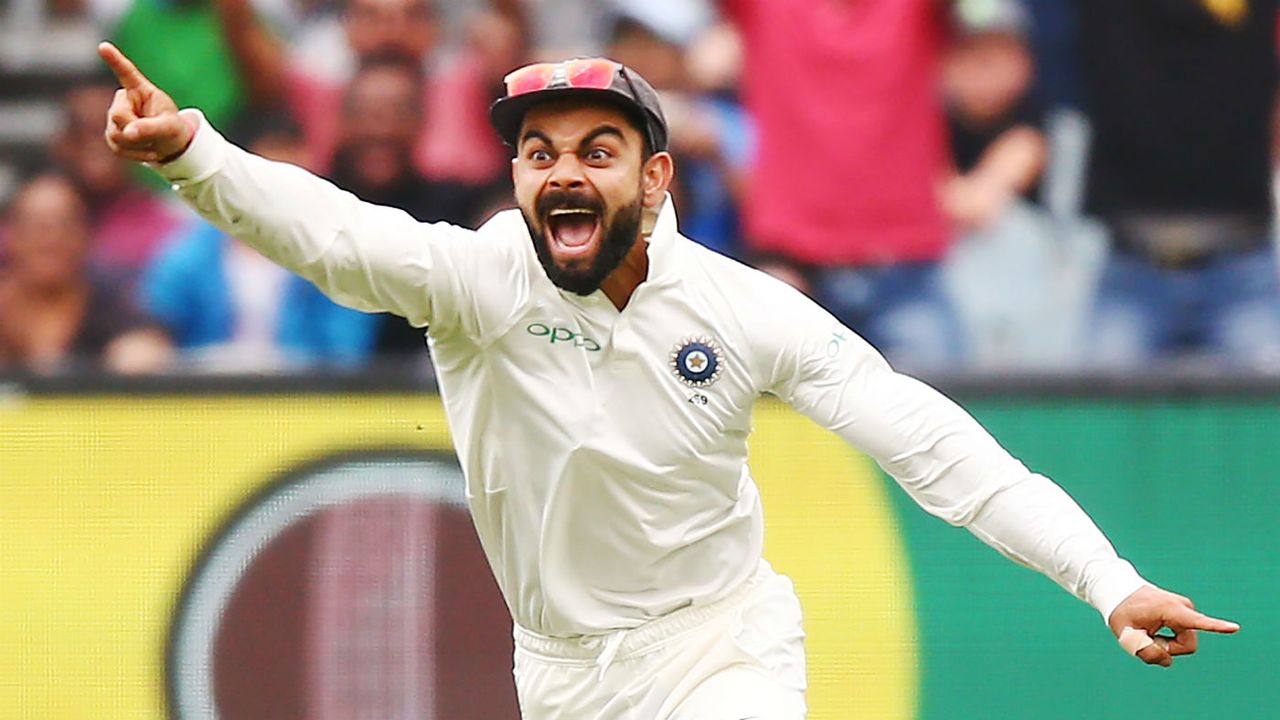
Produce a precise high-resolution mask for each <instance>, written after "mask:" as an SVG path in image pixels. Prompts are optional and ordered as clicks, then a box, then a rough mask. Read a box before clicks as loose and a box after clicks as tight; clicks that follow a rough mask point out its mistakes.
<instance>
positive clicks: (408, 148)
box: [330, 55, 481, 227]
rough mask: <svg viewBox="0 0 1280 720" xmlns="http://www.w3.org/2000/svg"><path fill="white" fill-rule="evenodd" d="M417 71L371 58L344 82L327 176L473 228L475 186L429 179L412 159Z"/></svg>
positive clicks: (401, 62)
mask: <svg viewBox="0 0 1280 720" xmlns="http://www.w3.org/2000/svg"><path fill="white" fill-rule="evenodd" d="M421 81H422V70H421V68H420V66H418V65H417V64H416V63H412V62H409V61H407V60H405V59H403V58H401V57H399V56H396V55H390V56H385V57H373V58H370V59H369V61H368V62H367V63H366V64H365V66H364V67H362V68H361V69H360V71H359V72H358V73H357V74H356V75H355V77H353V78H352V80H351V82H350V83H349V84H348V85H347V87H346V89H345V92H344V95H343V101H342V106H341V108H340V112H339V115H338V118H337V119H338V125H337V131H338V146H337V148H336V149H335V152H334V158H333V167H332V171H331V173H330V179H332V180H333V182H334V183H335V184H337V185H338V186H340V187H342V188H344V189H346V190H350V191H351V192H353V193H355V194H356V195H357V196H358V197H360V199H362V200H367V201H369V202H374V203H378V204H379V205H390V206H392V207H398V208H400V209H402V210H405V211H407V212H408V213H409V214H410V215H412V216H414V217H415V218H417V219H418V220H422V221H424V222H436V221H440V220H445V221H448V222H452V223H456V224H459V225H466V226H469V227H474V226H476V225H477V224H478V223H477V221H478V220H480V218H478V217H476V214H477V212H478V210H479V204H480V200H481V191H479V190H477V189H476V188H472V187H470V186H468V185H464V184H462V183H458V182H449V181H432V180H428V179H427V178H426V177H424V176H423V175H422V173H420V172H419V171H418V169H417V168H416V167H414V164H413V149H414V147H415V145H416V144H417V142H418V137H419V136H418V132H419V130H420V129H421V127H422V115H423V108H422V95H421V93H420V92H419V91H418V89H419V88H420V87H421Z"/></svg>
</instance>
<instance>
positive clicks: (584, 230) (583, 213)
mask: <svg viewBox="0 0 1280 720" xmlns="http://www.w3.org/2000/svg"><path fill="white" fill-rule="evenodd" d="M547 234H548V235H550V236H551V238H550V239H551V247H552V249H553V250H555V251H556V252H557V254H561V255H583V254H585V253H587V252H590V250H591V248H592V247H593V246H594V245H595V244H596V243H597V241H598V240H599V237H600V216H599V215H598V214H597V213H596V212H595V211H594V210H588V209H587V208H556V209H555V210H552V211H551V212H550V213H548V214H547Z"/></svg>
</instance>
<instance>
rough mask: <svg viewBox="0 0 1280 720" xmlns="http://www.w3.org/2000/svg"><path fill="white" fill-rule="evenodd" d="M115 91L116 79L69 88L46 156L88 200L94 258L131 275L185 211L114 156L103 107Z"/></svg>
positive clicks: (114, 269)
mask: <svg viewBox="0 0 1280 720" xmlns="http://www.w3.org/2000/svg"><path fill="white" fill-rule="evenodd" d="M115 90H116V84H115V81H114V80H109V81H108V80H102V81H98V80H93V81H89V82H85V83H82V84H80V85H76V86H74V87H72V88H71V89H70V90H69V91H68V92H67V94H66V96H65V97H64V99H63V104H62V114H63V125H62V129H61V130H60V131H59V132H58V134H57V135H55V136H54V139H53V143H52V146H51V147H50V155H51V156H52V157H53V160H54V161H55V162H56V163H57V164H58V166H59V168H60V169H61V170H62V172H64V173H65V174H66V175H67V176H68V177H69V178H71V180H72V181H74V182H75V184H76V186H77V187H78V188H79V190H80V192H81V193H82V194H83V196H84V198H85V201H86V202H87V203H88V211H89V236H90V237H91V238H92V247H91V248H90V255H91V257H92V258H93V261H94V262H95V263H96V264H97V265H99V266H102V267H105V268H109V269H111V270H112V271H114V272H119V273H123V274H125V275H126V276H128V277H133V276H135V275H136V274H137V273H139V272H140V271H141V270H142V268H143V267H144V266H145V265H146V263H147V262H148V261H149V260H150V259H151V256H152V254H153V253H154V252H155V251H156V249H157V248H158V247H159V245H160V242H161V241H162V240H163V239H164V238H166V237H168V236H169V235H170V234H171V233H173V232H174V231H175V230H176V229H177V228H178V226H179V224H180V222H181V218H182V217H183V216H186V215H189V213H187V212H186V211H185V209H183V210H179V209H178V208H177V207H176V206H174V205H172V204H170V203H168V202H166V201H165V199H164V198H162V197H160V196H158V195H156V194H155V193H152V192H150V191H148V190H146V189H145V188H143V187H142V186H141V185H140V184H138V183H137V182H135V181H134V180H133V178H132V176H131V170H132V168H131V167H130V166H131V165H132V163H126V162H125V161H123V160H121V159H120V158H117V157H116V156H115V155H113V154H112V153H111V150H110V149H109V148H108V147H107V144H106V142H104V141H103V139H102V129H103V120H102V108H103V107H104V103H105V104H108V105H109V104H110V103H111V97H112V95H113V94H114V93H115Z"/></svg>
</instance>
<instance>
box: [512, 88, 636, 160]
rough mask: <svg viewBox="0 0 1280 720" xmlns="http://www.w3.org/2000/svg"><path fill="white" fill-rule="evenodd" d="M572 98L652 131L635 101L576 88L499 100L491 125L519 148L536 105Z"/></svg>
mask: <svg viewBox="0 0 1280 720" xmlns="http://www.w3.org/2000/svg"><path fill="white" fill-rule="evenodd" d="M570 98H586V99H589V100H595V101H599V102H602V103H607V104H609V105H613V106H614V107H617V108H618V109H620V110H622V111H623V112H625V113H627V114H629V115H631V116H632V117H633V118H634V119H635V120H636V122H637V123H639V125H640V127H648V125H647V122H648V121H647V118H646V116H645V111H644V108H643V107H641V106H640V104H639V103H637V102H636V101H634V100H632V99H631V98H629V97H627V96H625V95H622V94H621V93H619V92H617V91H616V90H609V89H596V88H575V87H557V88H547V89H545V90H538V91H536V92H531V93H525V94H523V95H516V96H514V97H504V98H499V99H498V100H497V101H496V102H494V103H493V105H491V106H490V107H489V122H490V123H492V124H493V127H494V129H495V130H497V131H498V135H499V136H500V137H501V138H502V139H503V141H504V142H506V143H507V144H508V145H510V146H511V147H515V146H516V144H517V143H518V141H519V138H518V137H517V136H518V135H519V134H520V126H521V125H522V124H523V123H524V116H525V113H527V112H529V110H530V109H531V108H533V107H534V106H535V105H541V104H543V103H546V102H551V101H553V100H566V99H570Z"/></svg>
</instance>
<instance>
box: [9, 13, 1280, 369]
mask: <svg viewBox="0 0 1280 720" xmlns="http://www.w3.org/2000/svg"><path fill="white" fill-rule="evenodd" d="M101 38H108V39H111V40H112V41H114V42H115V43H116V44H117V45H118V46H119V47H120V48H121V49H122V50H123V51H124V52H125V53H126V54H128V55H129V56H131V57H132V58H133V59H134V60H135V61H136V62H137V64H138V65H139V67H140V68H141V69H142V70H143V72H145V73H146V74H147V75H148V76H150V77H151V78H152V79H153V80H154V81H155V82H156V83H157V84H158V85H159V86H161V87H162V88H164V89H166V90H167V91H168V92H169V93H170V94H171V95H173V97H174V98H175V100H177V102H178V103H179V104H180V105H182V106H189V107H198V108H200V109H201V110H202V111H203V112H204V114H205V115H206V116H207V117H208V118H209V120H210V121H211V122H212V123H213V124H214V125H215V126H216V127H218V128H219V129H220V130H222V131H223V132H224V133H225V134H226V135H227V136H228V137H229V138H231V139H232V140H233V141H234V142H236V143H237V144H239V145H241V146H243V147H246V148H248V149H250V150H252V151H253V152H256V153H259V154H261V155H264V156H266V157H269V158H272V159H276V160H281V161H284V162H290V163H294V164H296V165H299V166H302V167H304V168H307V169H309V170H312V171H314V172H316V173H318V174H320V175H322V176H324V177H326V178H328V179H329V180H331V181H332V182H334V183H335V184H336V185H338V186H340V187H342V188H344V189H346V190H349V191H351V192H352V193H354V194H356V195H358V196H359V197H361V198H363V199H365V200H368V201H371V202H376V203H380V204H385V205H392V206H396V207H399V208H402V209H404V210H405V211H407V212H408V213H410V214H411V215H413V216H414V217H416V218H418V219H419V220H422V221H432V222H434V221H446V222H450V223H455V224H460V225H465V226H470V227H474V226H477V225H478V224H480V223H482V222H483V221H484V220H485V219H486V218H487V217H489V216H490V215H492V214H493V213H494V212H496V211H498V210H499V209H502V208H505V207H509V206H510V204H511V199H510V192H511V188H510V168H509V158H510V150H509V148H506V147H504V146H503V145H502V143H501V142H500V141H499V139H498V138H497V136H496V134H495V133H494V132H493V131H492V130H491V129H490V127H489V124H488V121H487V110H488V106H489V104H490V103H491V102H492V101H493V100H494V99H495V98H496V97H498V96H499V94H500V93H501V92H502V78H503V76H504V75H505V74H506V73H507V72H508V71H510V70H511V69H513V68H515V67H517V66H519V65H522V64H524V63H526V62H531V61H538V60H551V59H560V58H564V57H571V56H578V55H595V54H603V55H607V56H609V57H612V58H614V59H616V60H619V61H621V62H623V63H625V64H627V65H629V66H631V67H633V68H635V69H636V70H637V71H639V72H640V73H641V74H642V75H644V76H645V77H646V78H647V79H648V80H649V81H650V82H651V83H653V85H654V86H655V87H657V88H658V89H659V91H660V92H661V93H662V95H663V105H664V108H665V110H666V113H667V116H668V120H669V123H670V125H671V129H672V152H673V154H674V155H675V157H676V162H677V185H676V187H675V188H674V190H673V196H674V200H675V205H676V208H677V210H678V212H679V215H680V223H681V230H682V232H683V234H685V235H686V236H688V237H690V238H692V239H693V240H696V241H698V242H701V243H704V244H706V245H708V246H710V247H712V248H714V249H716V250H718V251H720V252H723V253H725V254H728V255H731V256H733V257H736V258H738V259H740V260H742V261H743V262H746V263H748V264H751V265H754V266H756V267H759V268H761V269H763V270H765V271H767V272H770V273H772V274H774V275H776V276H778V277H780V278H782V279H784V280H786V281H788V282H790V283H792V284H794V285H796V286H797V287H798V288H800V289H801V290H802V291H804V292H806V293H808V294H809V295H810V296H811V297H813V298H814V299H815V300H817V301H818V302H819V303H821V304H822V305H823V306H825V307H826V308H827V309H828V310H829V311H830V312H832V313H833V314H834V315H835V316H836V317H837V318H839V319H840V320H841V321H843V322H844V323H846V324H848V325H849V326H850V327H852V328H853V329H854V330H855V331H857V332H859V333H860V334H862V335H863V336H864V337H867V338H868V339H869V340H871V341H872V342H873V343H874V344H876V346H877V347H879V348H880V349H881V350H882V351H883V352H885V354H886V355H888V356H889V357H890V359H891V360H893V361H894V362H895V363H897V364H898V365H900V366H901V367H904V368H907V369H910V370H916V371H922V372H926V373H956V372H960V373H963V372H1008V371H1018V372H1021V371H1050V372H1073V371H1080V370H1085V371H1095V370H1104V371H1124V372H1147V371H1150V370H1151V369H1152V368H1158V367H1160V366H1163V365H1180V364H1186V363H1191V364H1205V365H1208V366H1210V367H1214V368H1223V369H1224V370H1227V371H1232V370H1240V371H1262V372H1280V273H1278V271H1277V262H1276V250H1275V248H1276V245H1275V241H1274V237H1275V232H1274V204H1275V203H1274V199H1273V197H1274V193H1273V176H1274V174H1275V173H1274V167H1275V158H1276V153H1275V152H1274V148H1276V147H1277V146H1280V143H1278V142H1277V132H1276V127H1277V125H1276V118H1277V116H1278V114H1277V113H1276V111H1275V86H1276V75H1277V11H1276V0H1267V1H1259V0H1144V1H1143V2H1115V1H1114V0H954V2H947V1H946V0H813V1H811V2H797V1H796V0H719V1H718V2H717V1H716V0H662V1H661V2H658V1H657V0H490V1H489V2H487V3H486V2H475V1H471V0H0V91H4V92H0V153H4V154H3V155H0V208H2V210H0V372H6V371H31V372H40V373H57V372H78V371H93V370H106V371H110V372H122V373H146V372H173V371H194V372H276V371H295V370H315V369H328V370H340V371H347V370H358V369H360V368H363V367H367V366H369V365H370V364H371V363H376V362H404V363H411V364H415V365H424V364H423V363H422V361H423V360H425V358H426V346H425V342H424V338H423V333H422V331H421V330H417V329H414V328H411V327H409V326H408V325H407V323H405V322H404V321H403V320H401V319H399V318H395V317H391V316H380V315H369V314H364V313H360V312H356V311H353V310H349V309H346V308H342V307H339V306H337V305H335V304H333V303H332V302H330V301H329V300H328V299H326V298H325V297H324V296H322V295H321V294H320V293H319V292H318V291H317V290H316V289H315V288H314V287H313V286H311V285H310V284H309V283H307V282H306V281H304V280H302V279H300V278H298V277H296V276H293V275H290V274H289V273H288V272H287V271H284V270H282V269H280V268H278V267H276V266H275V265H273V264H271V263H269V262H267V261H266V260H265V259H264V258H262V257H261V256H260V255H258V254H257V253H256V252H255V251H253V250H252V249H250V248H248V247H247V246H244V245H242V244H240V243H239V242H237V241H236V240H235V239H234V238H231V237H227V236H226V235H225V234H223V233H222V232H221V231H219V230H218V229H216V228H214V227H212V226H210V225H208V224H207V223H204V222H203V221H201V220H200V219H198V218H196V217H195V216H194V215H193V214H192V213H190V211H188V210H186V209H185V208H184V207H183V206H182V205H181V204H180V203H178V202H176V200H175V199H174V197H173V196H172V194H171V193H170V192H169V191H168V189H167V188H165V187H164V185H163V183H161V182H159V180H158V176H156V175H155V174H154V173H152V172H150V171H149V170H148V169H146V168H144V167H140V166H133V165H131V164H128V163H125V162H122V161H119V160H117V159H116V158H115V157H113V156H112V155H111V154H110V152H109V151H108V150H107V148H106V146H105V144H104V143H103V141H102V130H103V127H104V124H105V111H106V108H107V106H108V104H109V103H110V99H111V97H112V93H113V92H114V90H115V83H114V80H113V79H112V78H111V76H110V75H106V74H104V72H105V69H103V68H99V67H98V65H97V63H96V58H95V56H94V45H95V43H96V41H97V40H99V39H101ZM10 90H11V92H10ZM41 108H48V109H49V112H40V109H41ZM6 178H7V179H8V181H7V182H6Z"/></svg>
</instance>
